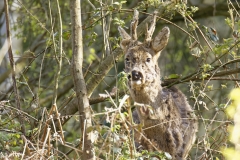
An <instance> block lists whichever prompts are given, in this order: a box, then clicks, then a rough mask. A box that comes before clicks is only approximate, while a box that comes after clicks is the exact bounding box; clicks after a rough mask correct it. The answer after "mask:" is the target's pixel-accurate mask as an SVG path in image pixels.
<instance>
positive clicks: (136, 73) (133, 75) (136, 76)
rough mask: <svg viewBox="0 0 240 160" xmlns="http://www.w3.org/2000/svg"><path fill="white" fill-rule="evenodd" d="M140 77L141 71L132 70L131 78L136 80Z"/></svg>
mask: <svg viewBox="0 0 240 160" xmlns="http://www.w3.org/2000/svg"><path fill="white" fill-rule="evenodd" d="M140 79H142V73H141V72H138V71H132V80H133V81H138V80H140Z"/></svg>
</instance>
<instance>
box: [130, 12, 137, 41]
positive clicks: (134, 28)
mask: <svg viewBox="0 0 240 160" xmlns="http://www.w3.org/2000/svg"><path fill="white" fill-rule="evenodd" d="M138 15H139V12H138V11H137V10H134V15H133V21H132V22H131V28H130V35H131V38H132V40H134V41H135V40H137V25H138Z"/></svg>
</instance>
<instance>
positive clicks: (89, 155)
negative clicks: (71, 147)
mask: <svg viewBox="0 0 240 160" xmlns="http://www.w3.org/2000/svg"><path fill="white" fill-rule="evenodd" d="M80 4H81V3H80V0H71V5H70V7H71V8H70V10H71V21H72V73H73V80H74V88H75V91H76V95H77V100H78V111H79V114H80V123H81V124H80V125H81V133H82V134H81V135H82V143H83V145H80V147H81V149H82V150H83V154H82V159H83V160H89V159H95V152H94V148H93V145H92V142H91V133H92V132H89V133H87V132H86V130H87V128H89V127H91V126H92V123H91V109H90V105H89V100H88V97H87V89H86V84H85V81H84V77H83V72H82V62H83V43H82V23H81V5H80Z"/></svg>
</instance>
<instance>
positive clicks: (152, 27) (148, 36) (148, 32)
mask: <svg viewBox="0 0 240 160" xmlns="http://www.w3.org/2000/svg"><path fill="white" fill-rule="evenodd" d="M156 18H157V12H156V11H155V12H154V13H153V18H152V22H151V25H150V28H149V29H148V24H147V23H146V35H145V43H146V44H147V45H149V44H150V42H151V40H152V35H153V32H154V30H155V26H156Z"/></svg>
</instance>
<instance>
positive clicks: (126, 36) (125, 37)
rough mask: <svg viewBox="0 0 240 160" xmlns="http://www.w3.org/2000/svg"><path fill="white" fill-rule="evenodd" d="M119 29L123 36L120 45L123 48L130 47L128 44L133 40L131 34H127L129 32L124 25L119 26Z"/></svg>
mask: <svg viewBox="0 0 240 160" xmlns="http://www.w3.org/2000/svg"><path fill="white" fill-rule="evenodd" d="M118 31H119V33H120V35H121V37H122V41H121V43H120V46H121V48H122V49H123V50H125V49H126V48H127V47H128V45H129V43H130V42H131V37H130V35H129V34H127V32H126V31H125V30H124V29H123V28H122V27H120V26H119V27H118Z"/></svg>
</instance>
